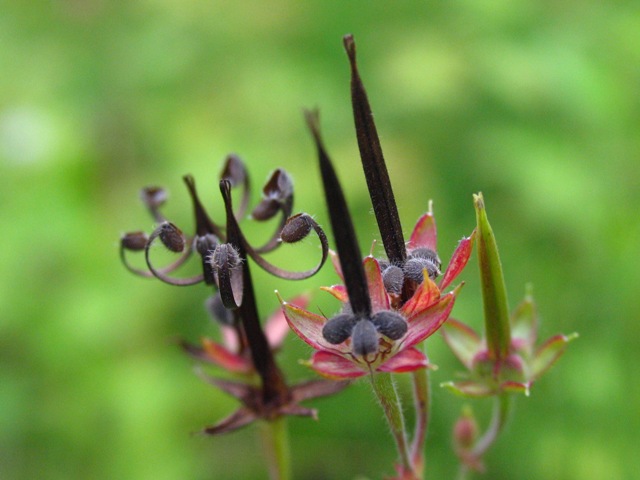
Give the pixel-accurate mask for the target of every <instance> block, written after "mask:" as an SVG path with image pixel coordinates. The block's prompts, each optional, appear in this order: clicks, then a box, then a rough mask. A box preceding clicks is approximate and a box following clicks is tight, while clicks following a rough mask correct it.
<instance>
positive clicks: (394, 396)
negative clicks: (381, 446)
mask: <svg viewBox="0 0 640 480" xmlns="http://www.w3.org/2000/svg"><path fill="white" fill-rule="evenodd" d="M369 378H370V379H371V386H372V387H373V391H374V392H375V394H376V397H378V401H379V402H380V406H381V407H382V410H383V411H384V414H385V417H386V418H387V422H388V423H389V428H391V434H392V435H393V438H394V440H395V442H396V446H397V447H398V453H399V454H400V461H401V463H402V468H403V470H404V471H405V472H410V473H411V474H413V475H414V477H415V478H418V477H417V476H416V474H415V471H414V467H413V462H412V461H411V455H410V452H409V445H408V442H407V433H406V430H405V422H404V415H403V413H402V406H401V404H400V397H398V391H397V390H396V386H395V383H394V382H393V379H392V378H391V374H390V373H381V372H377V373H375V372H372V373H371V375H370V376H369Z"/></svg>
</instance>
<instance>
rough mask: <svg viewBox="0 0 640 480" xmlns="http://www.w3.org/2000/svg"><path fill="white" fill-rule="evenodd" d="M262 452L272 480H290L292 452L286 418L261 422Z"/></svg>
mask: <svg viewBox="0 0 640 480" xmlns="http://www.w3.org/2000/svg"><path fill="white" fill-rule="evenodd" d="M260 426H261V429H260V430H261V432H260V433H261V437H262V450H263V451H264V454H265V456H266V457H267V462H268V464H269V478H270V479H271V480H290V479H291V478H292V477H291V451H290V449H289V430H288V428H287V420H286V418H284V417H280V418H277V419H275V420H272V421H267V422H260Z"/></svg>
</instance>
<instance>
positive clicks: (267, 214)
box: [251, 198, 281, 222]
mask: <svg viewBox="0 0 640 480" xmlns="http://www.w3.org/2000/svg"><path fill="white" fill-rule="evenodd" d="M280 208H281V207H280V202H278V201H277V200H275V199H273V198H264V199H262V200H261V201H260V203H259V204H258V205H256V208H254V209H253V212H251V218H253V219H254V220H258V221H259V222H262V221H265V220H269V219H271V218H273V217H275V216H276V214H277V213H278V212H279V211H280Z"/></svg>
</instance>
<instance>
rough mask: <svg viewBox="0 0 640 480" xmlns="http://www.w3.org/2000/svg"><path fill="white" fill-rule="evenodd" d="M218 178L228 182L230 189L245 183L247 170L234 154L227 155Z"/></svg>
mask: <svg viewBox="0 0 640 480" xmlns="http://www.w3.org/2000/svg"><path fill="white" fill-rule="evenodd" d="M220 178H221V179H225V180H228V181H229V183H230V184H231V186H232V187H235V186H236V185H241V184H242V183H244V182H246V180H247V169H246V168H245V166H244V163H243V161H242V160H241V159H240V157H239V156H238V155H236V154H235V153H230V154H229V155H227V159H226V161H225V164H224V167H223V169H222V173H221V174H220Z"/></svg>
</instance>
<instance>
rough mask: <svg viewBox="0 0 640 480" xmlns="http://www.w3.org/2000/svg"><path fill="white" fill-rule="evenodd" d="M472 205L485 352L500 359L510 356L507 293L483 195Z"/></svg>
mask: <svg viewBox="0 0 640 480" xmlns="http://www.w3.org/2000/svg"><path fill="white" fill-rule="evenodd" d="M473 203H474V206H475V209H476V222H477V232H478V234H477V239H476V242H477V245H478V263H479V265H480V280H481V283H482V300H483V304H484V324H485V332H486V339H487V348H488V350H489V354H490V355H491V357H492V358H496V359H500V358H504V357H506V356H507V355H508V354H509V349H510V344H511V329H510V323H509V306H508V305H507V289H506V287H505V284H504V275H503V273H502V264H501V263H500V255H499V254H498V246H497V244H496V238H495V235H494V234H493V230H492V229H491V225H489V220H488V219H487V211H486V209H485V205H484V198H483V197H482V193H479V194H478V195H474V196H473Z"/></svg>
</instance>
